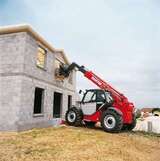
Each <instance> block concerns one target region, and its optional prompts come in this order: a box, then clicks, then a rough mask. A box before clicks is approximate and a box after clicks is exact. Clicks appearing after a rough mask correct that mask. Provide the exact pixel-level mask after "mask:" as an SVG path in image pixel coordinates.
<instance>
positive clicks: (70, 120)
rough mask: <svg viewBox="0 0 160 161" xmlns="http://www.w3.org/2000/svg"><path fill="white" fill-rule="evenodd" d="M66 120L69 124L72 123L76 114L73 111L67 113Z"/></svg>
mask: <svg viewBox="0 0 160 161" xmlns="http://www.w3.org/2000/svg"><path fill="white" fill-rule="evenodd" d="M67 119H68V121H69V122H74V121H75V120H76V114H75V112H74V111H70V112H69V113H68V116H67Z"/></svg>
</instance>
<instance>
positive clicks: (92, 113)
mask: <svg viewBox="0 0 160 161" xmlns="http://www.w3.org/2000/svg"><path fill="white" fill-rule="evenodd" d="M74 69H77V70H78V71H80V72H82V73H83V74H84V76H85V77H86V78H88V79H89V80H90V81H92V82H93V83H94V84H96V85H97V86H98V87H99V88H100V89H89V90H86V92H85V93H84V95H83V98H82V100H81V101H80V102H79V105H78V106H77V107H75V106H73V107H71V108H70V109H68V111H67V112H66V115H65V119H66V122H67V124H69V125H71V126H80V125H82V124H83V123H84V124H85V125H86V126H88V127H92V126H94V125H95V124H96V123H97V122H100V123H101V126H102V128H103V130H104V131H107V132H120V131H121V130H122V129H127V130H132V129H133V128H134V127H135V125H136V118H135V108H134V105H133V103H131V102H129V101H128V99H127V98H126V97H125V96H124V95H123V94H121V93H120V92H118V91H117V90H115V89H114V88H113V87H111V86H110V85H109V84H108V83H106V82H105V81H103V80H102V79H101V78H100V77H98V76H97V75H96V74H94V73H93V72H92V71H89V70H88V69H86V68H85V67H84V66H79V65H78V64H76V63H72V64H70V65H61V66H60V69H59V71H58V74H59V75H60V76H63V77H64V78H66V77H68V76H69V74H70V73H71V72H72V71H73V70H74ZM80 93H82V91H81V90H80Z"/></svg>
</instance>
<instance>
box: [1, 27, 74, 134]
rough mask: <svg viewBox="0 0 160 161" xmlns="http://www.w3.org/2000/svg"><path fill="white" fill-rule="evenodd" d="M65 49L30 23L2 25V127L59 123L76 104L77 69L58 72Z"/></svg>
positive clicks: (13, 127) (10, 127)
mask: <svg viewBox="0 0 160 161" xmlns="http://www.w3.org/2000/svg"><path fill="white" fill-rule="evenodd" d="M61 63H65V64H68V63H69V62H68V60H67V58H66V55H65V53H64V52H63V50H57V49H55V48H53V47H52V46H51V45H50V44H49V43H48V42H47V41H45V40H44V39H43V38H42V37H41V36H40V35H39V34H37V33H36V32H35V31H34V30H33V29H32V28H31V27H30V26H28V25H20V26H11V27H2V28H0V131H21V130H27V129H31V128H35V127H48V126H53V125H58V124H60V123H61V120H63V119H64V115H65V112H66V110H67V109H68V108H69V107H70V106H71V105H74V104H75V92H76V84H75V83H76V72H75V71H73V72H72V74H71V75H70V77H69V78H68V79H66V80H61V79H59V78H58V77H56V76H55V70H56V69H57V68H58V67H59V65H60V64H61Z"/></svg>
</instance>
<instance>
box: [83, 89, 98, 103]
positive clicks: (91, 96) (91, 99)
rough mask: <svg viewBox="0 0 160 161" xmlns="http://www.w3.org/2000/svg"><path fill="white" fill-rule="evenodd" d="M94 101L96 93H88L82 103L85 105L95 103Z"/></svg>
mask: <svg viewBox="0 0 160 161" xmlns="http://www.w3.org/2000/svg"><path fill="white" fill-rule="evenodd" d="M95 101H96V92H95V91H88V92H87V93H86V94H85V97H84V99H83V102H84V103H87V102H95Z"/></svg>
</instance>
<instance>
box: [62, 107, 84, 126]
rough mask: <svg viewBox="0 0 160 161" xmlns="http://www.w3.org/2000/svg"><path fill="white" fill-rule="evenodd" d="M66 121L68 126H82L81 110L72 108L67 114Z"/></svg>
mask: <svg viewBox="0 0 160 161" xmlns="http://www.w3.org/2000/svg"><path fill="white" fill-rule="evenodd" d="M65 119H66V122H67V124H68V125H71V126H81V124H82V119H83V113H82V111H81V110H80V109H77V108H76V107H72V108H70V109H69V110H68V111H67V112H66V115H65Z"/></svg>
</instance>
